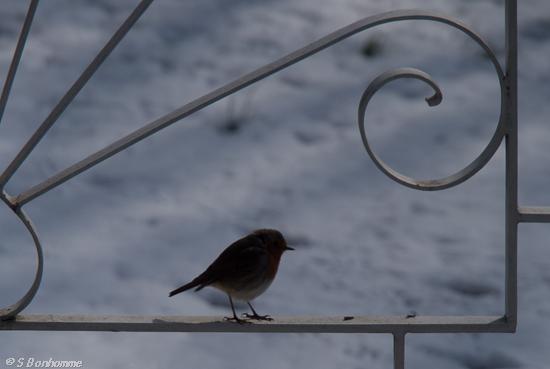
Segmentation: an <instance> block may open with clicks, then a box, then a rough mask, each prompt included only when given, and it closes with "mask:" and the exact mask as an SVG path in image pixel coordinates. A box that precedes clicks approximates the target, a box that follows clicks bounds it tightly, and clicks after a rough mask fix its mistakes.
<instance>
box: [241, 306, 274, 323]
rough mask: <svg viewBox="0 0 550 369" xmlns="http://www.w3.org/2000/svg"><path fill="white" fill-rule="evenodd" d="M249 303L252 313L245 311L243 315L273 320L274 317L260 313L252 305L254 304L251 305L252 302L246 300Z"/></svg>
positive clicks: (250, 317)
mask: <svg viewBox="0 0 550 369" xmlns="http://www.w3.org/2000/svg"><path fill="white" fill-rule="evenodd" d="M246 303H247V304H248V306H250V310H252V313H253V314H252V315H250V314H248V313H243V314H242V315H241V316H244V317H245V318H248V319H256V320H269V321H273V318H272V317H271V316H269V315H258V313H257V312H256V311H255V310H254V308H253V307H252V305H250V302H248V301H247V302H246Z"/></svg>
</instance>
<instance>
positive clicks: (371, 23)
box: [0, 10, 504, 206]
mask: <svg viewBox="0 0 550 369" xmlns="http://www.w3.org/2000/svg"><path fill="white" fill-rule="evenodd" d="M406 20H428V21H436V22H440V23H444V24H448V25H450V26H453V27H455V28H457V29H459V30H461V31H462V32H464V33H465V34H467V35H468V36H469V37H471V38H472V39H473V40H474V41H476V42H477V43H478V44H479V45H480V46H481V47H482V48H483V50H484V51H485V52H486V53H487V55H488V56H489V58H490V60H491V61H492V62H493V64H494V66H495V69H496V72H497V74H498V77H499V80H500V82H501V86H502V81H503V80H504V73H503V71H502V68H501V67H500V64H499V63H498V60H497V58H496V56H495V54H494V53H493V52H492V51H491V48H490V47H489V45H487V43H485V41H483V40H482V38H481V37H480V36H479V35H478V34H477V33H475V32H474V31H473V30H471V29H470V28H469V27H468V26H466V25H465V24H464V23H462V22H461V21H459V20H457V19H455V18H453V17H450V16H448V15H445V14H442V13H438V12H433V11H424V10H396V11H390V12H385V13H381V14H377V15H374V16H371V17H367V18H364V19H362V20H359V21H357V22H355V23H352V24H350V25H348V26H346V27H344V28H341V29H339V30H337V31H335V32H333V33H331V34H329V35H327V36H325V37H323V38H321V39H319V40H317V41H315V42H313V43H311V44H310V45H308V46H305V47H302V48H300V49H298V50H296V51H294V52H292V53H290V54H288V55H286V56H284V57H282V58H280V59H278V60H276V61H274V62H272V63H269V64H267V65H265V66H263V67H261V68H259V69H257V70H255V71H253V72H251V73H249V74H247V75H245V76H243V77H241V78H238V79H236V80H235V81H233V82H231V83H228V84H226V85H225V86H223V87H220V88H218V89H217V90H214V91H212V92H210V93H208V94H206V95H204V96H202V97H200V98H198V99H196V100H194V101H192V102H190V103H188V104H186V105H184V106H182V107H180V108H178V109H176V110H174V111H172V112H171V113H168V114H166V115H164V116H163V117H161V118H159V119H157V120H155V121H153V122H151V123H149V124H147V125H145V126H143V127H142V128H140V129H138V130H136V131H134V132H132V133H130V134H129V135H127V136H125V137H123V138H121V139H119V140H118V141H116V142H114V143H112V144H111V145H109V146H107V147H105V148H103V149H101V150H99V151H97V152H96V153H94V154H92V155H90V156H88V157H87V158H85V159H83V160H81V161H79V162H78V163H76V164H74V165H72V166H70V167H68V168H66V169H65V170H63V171H61V172H59V173H57V174H55V175H54V176H52V177H50V178H48V179H46V180H45V181H43V182H42V183H39V184H38V185H36V186H34V187H32V188H31V189H29V190H27V191H25V192H24V193H22V194H20V195H18V196H16V202H17V204H18V206H23V205H24V204H26V203H27V202H30V201H32V200H33V199H35V198H37V197H38V196H41V195H42V194H44V193H46V192H48V191H49V190H51V189H53V188H55V187H57V186H59V185H60V184H62V183H64V182H66V181H68V180H69V179H71V178H73V177H74V176H76V175H78V174H80V173H82V172H84V171H86V170H88V169H90V168H91V167H93V166H95V165H97V164H99V163H101V162H102V161H104V160H106V159H108V158H110V157H111V156H113V155H115V154H117V153H119V152H120V151H122V150H124V149H126V148H128V147H130V146H132V145H134V144H136V143H137V142H139V141H141V140H143V139H145V138H147V137H149V136H150V135H152V134H154V133H156V132H158V131H160V130H161V129H164V128H166V127H168V126H170V125H172V124H174V123H175V122H177V121H179V120H181V119H183V118H185V117H187V116H189V115H191V114H193V113H196V112H197V111H199V110H202V109H204V108H205V107H207V106H209V105H211V104H213V103H215V102H216V101H219V100H221V99H223V98H224V97H226V96H229V95H231V94H233V93H235V92H237V91H239V90H242V89H243V88H245V87H247V86H249V85H251V84H253V83H256V82H258V81H260V80H262V79H264V78H266V77H269V76H271V75H272V74H274V73H277V72H279V71H280V70H283V69H285V68H287V67H289V66H291V65H294V64H296V63H298V62H299V61H301V60H303V59H305V58H307V57H309V56H311V55H313V54H316V53H318V52H319V51H321V50H324V49H326V48H328V47H329V46H331V45H334V44H336V43H338V42H340V41H342V40H344V39H346V38H348V37H350V36H352V35H355V34H357V33H359V32H361V31H364V30H367V29H369V28H372V27H375V26H378V25H381V24H385V23H390V22H397V21H406ZM501 90H502V87H501ZM489 151H490V152H492V151H494V150H493V148H492V147H491V150H489ZM483 158H484V159H485V158H486V156H483ZM0 178H1V177H0Z"/></svg>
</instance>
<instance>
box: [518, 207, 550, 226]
mask: <svg viewBox="0 0 550 369" xmlns="http://www.w3.org/2000/svg"><path fill="white" fill-rule="evenodd" d="M518 211H519V215H520V218H519V219H520V222H525V223H550V206H520V207H518Z"/></svg>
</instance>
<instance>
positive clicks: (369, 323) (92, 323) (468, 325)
mask: <svg viewBox="0 0 550 369" xmlns="http://www.w3.org/2000/svg"><path fill="white" fill-rule="evenodd" d="M350 318H351V319H350ZM0 330H26V331H42V330H56V331H117V332H224V333H226V332H248V333H253V332H255V333H391V334H394V335H395V334H397V335H398V336H402V338H404V335H405V334H406V333H511V332H514V331H515V326H511V325H510V324H509V323H508V322H507V321H506V320H505V319H503V318H502V317H499V316H425V317H422V316H417V317H413V318H407V317H397V316H370V317H369V316H358V317H342V316H340V317H338V316H333V317H321V316H295V317H274V321H273V322H268V321H259V322H254V324H238V323H235V322H227V321H224V318H223V317H221V316H151V315H145V316H144V315H49V314H21V315H17V316H15V317H14V318H13V319H10V320H5V321H0ZM402 343H404V341H403V342H402Z"/></svg>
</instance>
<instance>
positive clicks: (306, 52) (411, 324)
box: [0, 0, 550, 369]
mask: <svg viewBox="0 0 550 369" xmlns="http://www.w3.org/2000/svg"><path fill="white" fill-rule="evenodd" d="M152 1H153V0H143V1H141V2H140V3H139V5H138V6H137V7H136V9H135V10H134V11H133V12H132V13H131V15H130V16H129V17H128V18H127V19H126V21H125V22H124V23H123V24H122V26H121V27H120V28H119V29H118V31H117V32H116V33H115V34H114V36H113V37H112V38H111V39H110V40H109V42H108V43H107V44H106V45H105V47H104V48H103V49H102V50H101V51H100V52H99V54H98V55H97V56H96V57H95V59H94V60H93V61H92V62H91V63H90V65H89V66H88V67H87V68H86V70H85V71H84V72H83V73H82V75H81V76H80V77H79V78H78V79H77V81H76V82H75V83H74V85H73V86H72V87H71V88H70V89H69V90H68V92H67V93H66V94H65V96H63V98H62V99H61V100H60V101H59V103H58V104H57V105H56V106H55V108H54V109H53V110H52V112H51V113H50V114H49V115H48V117H47V118H46V119H45V120H44V122H43V123H42V124H41V125H40V127H39V128H38V130H37V131H36V132H35V133H34V134H33V135H32V137H31V138H30V139H29V140H28V142H27V143H26V144H25V145H24V147H23V148H22V149H21V151H20V152H19V153H18V154H17V156H16V157H15V158H14V159H13V161H12V162H11V163H10V164H9V166H8V167H7V168H6V169H5V171H4V172H3V173H2V174H1V175H0V188H1V189H2V193H1V197H2V200H3V201H4V203H5V204H6V205H7V206H9V207H10V208H11V209H12V210H13V211H14V212H15V214H17V216H18V217H19V218H20V219H21V221H22V222H23V223H24V225H25V226H26V228H27V229H28V231H29V232H30V234H31V235H32V237H33V240H34V243H35V246H36V251H37V255H38V268H37V272H36V276H35V279H34V282H33V284H32V286H31V288H30V289H29V291H28V292H27V293H26V294H25V295H24V296H23V297H22V298H21V299H20V300H19V301H17V302H16V303H15V304H13V305H11V306H9V307H7V308H4V309H1V310H0V329H1V330H61V331H127V332H277V333H306V332H314V333H390V334H392V335H393V337H394V368H396V369H399V368H400V369H403V368H404V367H405V335H406V334H407V333H472V332H476V333H483V332H485V333H489V332H492V333H512V332H515V330H516V324H517V228H518V224H519V223H520V222H550V208H549V207H519V206H518V195H517V193H518V160H517V157H518V136H517V131H518V129H517V117H518V112H517V91H518V89H517V1H516V0H506V2H505V7H506V10H505V17H506V19H505V26H506V34H505V44H506V51H505V63H506V64H505V68H504V69H503V68H502V67H501V65H500V64H499V62H498V60H497V58H496V56H495V54H494V53H493V52H492V51H491V48H490V47H489V46H488V44H487V43H486V42H485V41H483V39H482V38H481V37H480V36H479V35H478V34H477V33H475V32H474V31H473V30H472V29H470V28H469V27H468V26H466V25H465V24H463V23H462V22H460V21H459V20H457V19H454V18H452V17H449V16H447V15H444V14H440V13H437V12H432V11H423V10H399V11H391V12H386V13H381V14H378V15H375V16H371V17H367V18H364V19H362V20H360V21H357V22H355V23H352V24H350V25H348V26H346V27H344V28H342V29H340V30H338V31H336V32H333V33H331V34H329V35H327V36H325V37H323V38H321V39H319V40H318V41H316V42H314V43H312V44H310V45H308V46H305V47H303V48H301V49H298V50H296V51H295V52H292V53H290V54H288V55H286V56H285V57H283V58H281V59H278V60H276V61H274V62H272V63H269V64H267V65H265V66H263V67H261V68H259V69H257V70H255V71H253V72H251V73H249V74H247V75H245V76H243V77H241V78H239V79H237V80H235V81H233V82H231V83H229V84H227V85H225V86H223V87H221V88H219V89H217V90H215V91H212V92H210V93H208V94H206V95H204V96H202V97H201V98H199V99H197V100H195V101H193V102H191V103H189V104H187V105H184V106H182V107H180V108H178V109H176V110H174V111H173V112H171V113H169V114H167V115H165V116H163V117H161V118H159V119H157V120H155V121H153V122H151V123H149V124H147V125H145V126H144V127H142V128H140V129H138V130H136V131H135V132H133V133H131V134H129V135H127V136H125V137H123V138H121V139H119V140H118V141H116V142H114V143H113V144H111V145H109V146H107V147H105V148H104V149H101V150H99V151H97V152H96V153H94V154H92V155H90V156H88V157H87V158H85V159H83V160H81V161H79V162H78V163H76V164H74V165H72V166H70V167H68V168H67V169H65V170H63V171H61V172H59V173H58V174H56V175H54V176H52V177H51V178H48V179H46V180H45V181H43V182H42V183H39V184H37V185H36V186H34V187H32V188H31V189H29V190H28V191H26V192H23V193H21V194H19V195H16V196H10V195H9V194H8V193H6V192H5V190H4V187H5V185H6V183H7V182H8V181H9V180H10V178H11V177H12V176H13V175H14V174H15V173H16V171H17V170H18V168H19V167H20V165H21V164H22V163H23V162H24V161H25V159H26V158H27V157H28V156H29V154H30V153H31V152H32V151H33V149H34V148H35V147H36V145H37V144H38V143H39V141H40V140H41V139H42V138H43V137H44V135H45V134H46V133H47V131H48V130H49V129H50V128H51V127H52V126H53V124H54V123H55V122H56V121H57V119H58V118H59V117H60V115H61V114H62V113H63V111H64V110H65V109H66V108H67V106H68V105H69V104H70V103H71V102H72V101H73V99H74V98H75V96H76V95H77V94H78V93H79V91H80V90H81V89H82V87H83V86H84V85H85V84H86V83H87V82H88V80H89V79H90V77H91V76H92V75H93V74H94V73H95V72H96V70H97V69H98V68H99V67H100V66H101V64H102V63H103V62H104V61H105V59H106V58H107V57H108V56H109V54H110V53H111V52H112V51H113V49H114V48H115V47H116V46H117V45H118V43H119V42H120V41H121V40H122V38H123V37H124V36H125V35H126V33H127V32H128V31H129V30H130V29H131V28H132V26H133V25H134V24H135V22H136V21H137V20H138V19H139V18H140V16H141V15H142V14H143V13H144V12H145V11H146V10H147V8H148V7H149V5H150V4H151V3H152ZM37 5H38V0H32V1H31V3H30V7H29V10H28V13H27V16H26V19H25V21H24V25H23V28H22V32H21V35H20V37H19V41H18V43H17V47H16V50H15V53H14V57H13V60H12V63H11V66H10V69H9V71H8V75H7V79H6V83H5V85H4V89H3V91H2V95H1V97H0V120H1V118H2V115H3V112H4V109H5V107H6V104H7V101H8V96H9V94H10V90H11V86H12V83H13V80H14V77H15V74H16V71H17V67H18V64H19V62H20V59H21V55H22V51H23V48H24V45H25V42H26V40H27V37H28V34H29V30H30V27H31V24H32V21H33V17H34V14H35V12H36V9H37ZM404 20H424V21H433V22H440V23H443V24H446V25H448V26H451V27H454V28H456V29H458V30H459V31H461V32H463V33H464V34H466V35H467V36H469V37H470V38H471V39H472V40H474V41H475V42H476V43H477V44H479V46H480V47H481V48H482V49H483V50H484V52H485V53H486V55H487V56H488V58H489V59H490V61H491V62H492V63H493V65H494V68H495V71H496V74H497V78H498V80H499V83H500V91H501V111H500V119H499V122H498V125H497V128H496V130H495V132H494V135H493V137H492V139H491V140H490V142H489V144H488V145H487V146H486V148H485V149H484V150H483V151H482V153H481V154H480V155H479V157H477V158H476V159H475V160H474V161H473V162H472V163H471V164H469V165H467V166H466V167H465V168H464V169H462V170H460V171H459V172H457V173H455V174H453V175H451V176H449V177H446V178H442V179H436V180H417V179H414V178H410V177H407V176H404V175H402V174H400V173H398V172H396V171H395V170H393V169H392V168H390V167H388V166H387V165H386V164H385V163H383V162H382V161H381V160H380V159H379V158H378V156H377V155H376V154H375V152H374V151H373V149H372V148H371V146H370V144H369V141H368V139H367V135H366V132H365V128H364V115H365V111H366V108H367V105H368V103H369V100H370V99H371V97H372V96H373V95H374V94H375V93H376V91H377V90H378V89H379V88H381V87H382V86H383V85H384V84H386V83H388V82H390V81H392V80H395V79H398V78H415V79H419V80H421V81H423V82H425V83H427V84H428V85H430V86H431V87H432V88H433V89H434V91H435V94H434V95H433V96H432V97H430V98H427V99H426V101H427V102H428V104H429V105H430V106H433V105H437V104H439V102H440V101H441V91H440V90H439V87H438V85H437V83H436V82H435V81H434V80H433V79H432V78H431V77H430V76H429V75H427V74H426V73H424V72H422V71H419V70H416V69H412V68H401V69H396V70H391V71H388V72H386V73H384V74H382V75H380V76H379V77H378V78H376V79H375V80H374V81H373V82H372V83H371V84H370V85H369V86H368V87H367V89H366V90H365V92H364V94H363V96H362V98H361V102H360V105H359V112H358V117H359V130H360V134H361V138H362V140H363V144H364V146H365V148H366V150H367V152H368V154H369V155H370V157H371V158H372V160H373V161H374V162H375V163H376V165H377V166H378V168H379V169H380V170H381V171H382V172H384V173H385V174H386V175H388V176H389V177H390V178H392V179H393V180H395V181H397V182H398V183H401V184H403V185H405V186H408V187H411V188H413V189H418V190H424V191H432V190H443V189H446V188H449V187H452V186H455V185H458V184H460V183H462V182H463V181H466V180H467V179H469V178H470V177H471V176H473V175H474V174H476V173H477V172H478V171H479V170H480V169H482V168H483V166H484V165H485V164H486V163H487V162H488V161H489V160H490V159H491V158H492V156H493V155H494V153H495V152H496V150H497V149H498V147H499V146H500V145H501V143H502V142H503V141H504V143H505V147H506V154H505V155H506V156H505V158H506V195H505V196H506V198H505V202H506V227H505V228H506V238H505V242H506V255H505V290H506V294H505V309H504V311H505V314H504V316H456V317H452V316H445V317H440V316H423V317H419V316H410V317H368V316H355V317H345V318H344V317H278V318H277V319H276V321H274V322H258V323H257V324H251V325H239V324H228V323H227V322H224V321H223V318H222V317H208V316H201V317H194V316H185V317H184V316H131V315H124V316H104V315H92V316H90V315H45V314H27V315H25V314H23V315H20V314H19V313H20V312H22V311H23V310H24V309H25V308H26V307H27V306H28V305H29V304H30V302H31V301H32V299H33V297H34V296H35V294H36V292H37V291H38V288H39V285H40V281H41V277H42V271H43V255H42V247H41V243H40V240H39V237H38V234H37V231H36V229H35V227H34V225H33V224H32V222H31V220H30V219H29V217H28V216H27V214H26V213H25V211H24V210H23V208H22V207H23V206H24V205H25V204H27V203H29V202H31V201H33V200H34V199H36V198H37V197H39V196H41V195H43V194H44V193H46V192H48V191H49V190H51V189H53V188H55V187H57V186H59V185H61V184H62V183H64V182H66V181H68V180H69V179H71V178H73V177H74V176H77V175H78V174H80V173H82V172H84V171H86V170H88V169H90V168H91V167H93V166H95V165H96V164H98V163H100V162H102V161H104V160H106V159H107V158H109V157H111V156H113V155H115V154H117V153H119V152H121V151H122V150H124V149H126V148H128V147H129V146H131V145H133V144H135V143H137V142H139V141H141V140H143V139H144V138H146V137H148V136H150V135H152V134H154V133H156V132H158V131H159V130H162V129H164V128H166V127H168V126H169V125H171V124H173V123H175V122H177V121H179V120H181V119H183V118H185V117H187V116H189V115H191V114H193V113H195V112H197V111H199V110H201V109H203V108H205V107H206V106H208V105H211V104H213V103H214V102H216V101H218V100H220V99H222V98H224V97H226V96H228V95H231V94H233V93H235V92H237V91H239V90H241V89H243V88H245V87H247V86H249V85H251V84H254V83H255V82H257V81H260V80H262V79H264V78H266V77H268V76H270V75H272V74H274V73H277V72H278V71H281V70H282V69H284V68H287V67H288V66H291V65H293V64H295V63H298V62H299V61H301V60H303V59H305V58H307V57H309V56H311V55H313V54H315V53H317V52H319V51H321V50H323V49H326V48H328V47H330V46H331V45H334V44H336V43H338V42H340V41H341V40H343V39H346V38H347V37H350V36H351V35H354V34H356V33H359V32H362V31H364V30H367V29H369V28H372V27H375V26H378V25H381V24H385V23H390V22H398V21H404Z"/></svg>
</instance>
